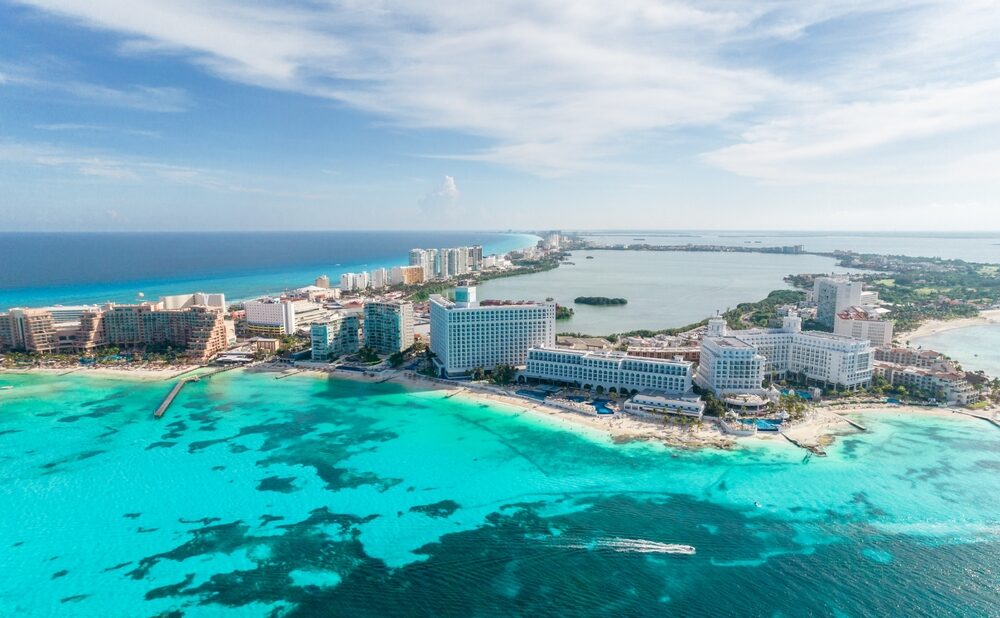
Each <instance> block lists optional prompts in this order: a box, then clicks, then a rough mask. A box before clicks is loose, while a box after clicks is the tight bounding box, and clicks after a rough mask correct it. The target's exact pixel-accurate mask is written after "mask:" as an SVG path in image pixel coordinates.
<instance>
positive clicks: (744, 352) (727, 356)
mask: <svg viewBox="0 0 1000 618" xmlns="http://www.w3.org/2000/svg"><path fill="white" fill-rule="evenodd" d="M782 322H783V323H782V327H781V328H754V329H749V330H737V331H730V330H729V328H728V327H727V326H726V321H725V320H724V319H722V318H712V319H711V320H709V322H708V332H707V333H706V335H705V338H704V339H703V340H702V342H701V357H700V362H699V366H698V374H697V376H696V377H695V383H696V384H698V385H699V386H701V387H702V388H706V389H709V390H711V391H713V392H715V393H733V392H746V391H754V390H758V389H760V388H761V387H762V382H763V380H764V377H765V376H767V377H770V378H772V379H777V380H780V379H784V378H798V379H805V380H808V381H811V382H816V383H820V384H827V385H831V386H836V387H841V388H854V387H857V386H863V385H865V384H868V383H869V382H870V381H871V378H872V365H873V363H872V358H873V353H874V352H873V350H872V346H871V342H870V341H867V340H861V339H853V338H851V337H843V336H840V335H832V334H830V333H823V332H816V331H806V332H802V320H801V318H799V317H798V316H796V315H790V316H787V317H785V318H783V320H782Z"/></svg>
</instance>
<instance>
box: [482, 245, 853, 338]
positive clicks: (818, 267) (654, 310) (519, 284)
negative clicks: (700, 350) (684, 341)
mask: <svg viewBox="0 0 1000 618" xmlns="http://www.w3.org/2000/svg"><path fill="white" fill-rule="evenodd" d="M588 257H590V258H593V259H588ZM570 261H571V262H572V264H564V265H562V266H560V267H559V268H557V269H555V270H550V271H546V272H542V273H536V274H532V275H523V276H519V277H509V278H505V279H494V280H491V281H487V282H485V283H483V284H481V285H480V286H479V289H478V295H479V299H480V300H482V299H488V298H499V299H513V300H519V299H532V300H541V299H545V298H550V297H551V298H554V299H555V300H556V301H557V302H558V303H559V304H560V305H564V306H566V307H572V308H573V310H574V312H575V313H574V315H573V317H572V318H570V319H568V320H560V321H559V323H558V325H557V327H558V330H559V331H560V332H576V333H584V334H588V335H607V334H610V333H620V332H626V331H632V330H638V329H653V330H655V329H663V328H672V327H678V326H684V325H687V324H691V323H693V322H698V321H700V320H703V319H705V318H707V317H709V316H710V315H714V314H715V312H716V311H725V310H727V309H729V308H732V307H735V306H736V305H737V304H739V303H741V302H748V301H754V300H759V299H762V298H764V297H765V296H767V294H768V293H769V292H771V291H772V290H776V289H783V288H788V287H789V286H788V284H786V283H785V282H784V281H783V277H785V276H786V275H790V274H795V273H828V272H847V271H846V270H845V269H842V268H839V267H837V266H836V262H835V260H833V259H832V258H827V257H821V256H815V255H779V254H766V253H709V252H706V253H689V252H665V251H663V252H660V251H602V250H597V251H574V252H573V253H572V255H571V257H570ZM578 296H608V297H621V298H625V299H627V300H628V304H627V305H616V306H605V307H598V306H591V305H577V304H574V303H573V299H574V298H576V297H578Z"/></svg>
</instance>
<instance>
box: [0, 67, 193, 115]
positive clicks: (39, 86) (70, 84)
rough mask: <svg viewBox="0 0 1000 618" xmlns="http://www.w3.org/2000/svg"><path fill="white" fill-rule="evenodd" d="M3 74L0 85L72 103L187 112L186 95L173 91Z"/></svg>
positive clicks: (27, 72)
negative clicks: (49, 94)
mask: <svg viewBox="0 0 1000 618" xmlns="http://www.w3.org/2000/svg"><path fill="white" fill-rule="evenodd" d="M6 69H7V71H8V72H7V73H5V74H0V77H2V78H3V79H0V84H3V85H7V86H17V87H21V88H28V89H32V90H38V91H42V92H54V93H59V94H61V95H64V96H66V97H68V99H67V100H69V101H72V102H75V103H88V104H96V105H107V106H110V107H121V108H127V109H137V110H141V111H147V112H163V113H173V112H183V111H187V110H188V109H190V108H191V100H190V97H188V94H187V92H185V91H184V90H182V89H180V88H174V87H169V86H165V87H154V86H129V87H126V88H112V87H109V86H104V85H101V84H92V83H88V82H82V81H75V80H70V79H62V78H58V77H53V76H49V75H46V76H44V77H42V76H40V74H41V73H43V71H41V70H39V69H37V68H34V67H31V66H23V65H20V66H7V67H6Z"/></svg>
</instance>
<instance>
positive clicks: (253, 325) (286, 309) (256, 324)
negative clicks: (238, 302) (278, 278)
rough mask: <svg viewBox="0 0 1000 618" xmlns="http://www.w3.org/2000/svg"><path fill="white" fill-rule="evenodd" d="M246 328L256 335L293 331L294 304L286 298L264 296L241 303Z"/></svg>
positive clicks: (285, 333)
mask: <svg viewBox="0 0 1000 618" xmlns="http://www.w3.org/2000/svg"><path fill="white" fill-rule="evenodd" d="M243 309H244V311H245V312H246V321H247V329H248V330H249V331H250V332H252V333H254V334H258V335H268V336H281V335H291V334H292V333H294V332H295V328H296V321H295V304H294V303H293V302H292V301H288V300H277V299H273V298H264V299H260V300H248V301H246V302H244V303H243Z"/></svg>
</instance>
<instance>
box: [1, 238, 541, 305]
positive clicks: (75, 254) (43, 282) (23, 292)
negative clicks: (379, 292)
mask: <svg viewBox="0 0 1000 618" xmlns="http://www.w3.org/2000/svg"><path fill="white" fill-rule="evenodd" d="M536 240H537V238H536V237H534V236H530V235H526V234H501V233H495V232H339V231H337V232H249V233H248V232H231V233H228V232H210V233H156V232H150V233H81V234H75V233H0V309H6V308H9V307H16V306H42V305H49V304H56V303H59V304H73V303H98V302H105V301H116V302H128V301H133V300H135V299H136V297H137V294H138V293H140V292H142V293H143V294H144V295H145V296H146V297H147V298H156V297H157V296H160V295H162V294H177V293H185V292H194V291H204V292H223V293H225V294H226V296H227V298H228V299H231V300H237V299H243V298H249V297H253V296H257V295H260V294H266V293H273V292H280V291H282V290H285V289H289V288H297V287H302V286H304V285H309V284H311V283H312V282H313V280H314V279H315V278H316V277H317V276H319V275H323V274H326V275H329V276H330V279H331V281H333V280H336V279H337V278H339V276H340V274H341V273H344V272H355V271H361V270H371V269H373V268H377V267H382V266H384V267H391V266H394V265H398V264H406V263H407V257H408V256H407V254H408V252H409V250H410V249H412V248H414V247H435V248H440V247H458V246H469V245H482V246H483V252H484V253H485V254H490V253H504V252H507V251H510V250H513V249H519V248H523V247H527V246H531V245H533V244H534V243H535V241H536Z"/></svg>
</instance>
